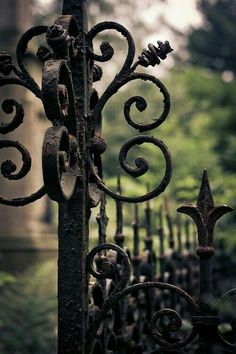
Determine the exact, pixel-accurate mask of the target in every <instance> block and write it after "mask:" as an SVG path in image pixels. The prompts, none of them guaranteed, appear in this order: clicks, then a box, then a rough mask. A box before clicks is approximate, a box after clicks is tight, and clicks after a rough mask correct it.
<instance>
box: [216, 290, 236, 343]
mask: <svg viewBox="0 0 236 354" xmlns="http://www.w3.org/2000/svg"><path fill="white" fill-rule="evenodd" d="M235 295H236V288H234V289H231V290H229V291H227V292H226V293H225V294H224V295H222V296H221V297H220V299H219V300H218V301H217V303H216V305H215V307H216V310H217V311H218V313H219V311H220V307H221V302H222V301H224V300H225V299H227V298H229V297H232V296H235ZM218 337H219V340H220V342H221V344H223V345H224V346H225V347H226V348H228V349H235V348H236V343H230V342H229V341H228V340H226V339H225V338H224V337H223V335H222V334H221V333H220V331H219V330H218Z"/></svg>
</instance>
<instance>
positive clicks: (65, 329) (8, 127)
mask: <svg viewBox="0 0 236 354" xmlns="http://www.w3.org/2000/svg"><path fill="white" fill-rule="evenodd" d="M108 29H110V30H115V31H117V32H119V33H120V34H121V35H122V36H123V37H124V38H125V39H126V41H127V43H128V52H127V56H126V59H125V62H124V64H123V66H122V68H121V70H120V72H119V73H118V74H117V75H116V76H115V78H114V80H113V81H112V83H111V84H110V85H109V86H108V87H107V88H106V90H105V92H104V93H103V94H102V96H101V97H99V96H98V93H97V91H96V90H95V89H94V88H93V82H95V81H98V80H101V78H102V70H101V68H100V67H99V66H98V65H97V64H95V62H106V61H109V60H110V59H111V58H112V56H113V54H114V50H113V48H112V46H111V45H110V44H109V43H108V42H103V43H102V44H101V46H100V49H101V53H100V54H95V53H94V50H93V40H94V38H95V37H96V36H97V35H98V34H100V33H102V32H103V31H105V30H108ZM41 34H45V35H46V40H47V44H48V45H47V46H40V47H39V50H38V53H37V56H38V58H39V59H40V60H41V61H42V62H43V63H44V68H43V74H42V89H41V88H39V86H38V85H37V84H36V82H35V81H34V80H33V78H32V77H31V76H30V74H29V72H28V71H27V67H26V64H25V54H26V51H27V45H28V42H29V41H30V40H31V39H32V38H33V37H35V36H38V35H41ZM157 43H158V45H157V46H154V45H152V44H149V45H148V49H145V50H143V52H142V53H141V54H140V55H139V56H138V59H137V61H135V62H134V58H135V45H134V41H133V38H132V36H131V34H130V33H129V32H128V31H127V29H126V28H124V27H123V26H122V25H120V24H118V23H115V22H102V23H99V24H98V25H96V26H94V27H93V28H92V29H91V30H88V25H87V4H86V0H64V2H63V11H62V16H60V17H59V18H58V19H57V20H56V22H55V24H54V25H53V26H51V27H47V26H36V27H33V28H31V29H29V30H28V31H27V32H26V33H25V34H24V35H23V36H22V37H21V39H20V41H19V43H18V46H17V49H16V57H17V62H18V67H19V68H17V67H16V66H14V65H13V63H12V59H11V57H10V56H9V55H8V54H7V53H6V52H3V51H2V52H1V53H0V73H1V77H0V86H1V87H3V86H5V85H12V84H16V85H20V86H23V87H25V88H27V89H29V90H30V91H31V92H32V93H33V94H34V95H35V96H36V97H38V98H40V99H41V100H42V102H43V105H44V109H45V113H46V116H47V118H48V119H49V120H50V121H51V123H52V127H51V128H49V129H48V130H47V131H46V133H45V138H44V143H43V154H42V163H43V177H44V186H43V187H42V188H41V189H40V190H39V191H37V192H36V193H34V194H32V195H30V196H28V197H24V198H16V199H12V200H7V199H4V198H1V199H0V202H1V203H2V204H6V205H10V206H23V205H26V204H29V203H32V202H34V201H35V200H37V199H39V198H41V197H42V196H44V195H45V194H46V193H47V194H48V195H49V197H50V198H51V199H53V200H55V201H57V202H58V203H59V231H58V237H59V247H58V249H59V258H58V353H59V354H65V353H69V354H84V353H86V354H89V353H94V354H99V353H107V354H108V353H110V354H111V353H120V354H124V353H128V352H129V353H143V354H144V353H149V354H154V353H156V354H157V353H160V354H161V353H189V352H190V351H191V350H192V352H193V351H194V352H195V353H201V354H204V353H206V354H210V353H216V352H217V350H220V349H218V347H219V346H221V347H223V348H224V352H235V350H236V349H235V348H236V344H234V343H231V342H230V341H229V340H228V339H226V338H224V337H223V335H222V334H221V333H220V331H219V325H220V321H221V317H220V315H219V308H220V303H221V302H224V300H225V299H226V298H227V297H229V298H231V297H233V295H235V293H236V290H235V289H233V290H230V291H229V292H228V293H226V294H225V295H223V297H222V298H221V300H219V301H218V302H216V300H215V298H213V290H212V280H213V278H212V265H213V256H214V247H213V229H214V226H215V223H216V221H217V220H218V219H219V218H220V217H221V216H223V215H224V214H225V213H227V212H229V211H231V208H230V207H227V206H225V205H223V206H219V207H215V206H214V202H213V198H212V195H211V191H210V186H209V183H208V178H207V173H206V171H204V173H203V178H202V184H201V188H200V193H199V197H198V201H197V205H196V206H192V205H184V206H182V207H180V208H179V209H178V211H179V212H180V213H185V214H187V215H189V216H190V217H191V218H192V219H193V220H194V222H195V224H196V227H197V234H198V235H197V236H198V237H197V238H198V247H197V249H196V254H197V256H198V257H197V258H196V257H195V256H194V254H193V253H191V252H189V249H190V242H189V241H188V231H187V227H186V234H187V242H186V248H187V251H188V252H187V254H185V256H184V255H183V253H182V250H183V245H182V242H181V232H180V231H179V233H178V248H177V251H174V239H173V233H172V225H171V219H170V216H169V214H168V213H167V223H168V226H169V230H170V234H169V245H170V248H171V249H172V250H173V252H172V254H171V255H169V256H165V253H164V241H163V225H162V216H161V214H160V228H159V236H160V249H161V252H160V255H156V254H155V250H154V249H153V239H152V230H151V223H150V218H151V209H150V205H149V200H150V199H152V198H154V197H157V196H158V195H159V194H160V193H162V192H163V191H164V190H165V188H166V187H167V185H168V184H169V181H170V178H171V169H172V167H171V166H172V165H171V157H170V154H169V152H168V149H167V147H166V146H165V145H164V143H163V142H162V141H160V140H158V139H156V138H154V137H152V136H150V135H144V134H143V133H144V132H147V131H150V130H152V129H154V128H157V127H158V126H160V125H161V124H162V123H163V122H164V121H165V119H166V117H167V115H168V113H169V108H170V99H169V94H168V92H167V90H166V88H165V86H164V85H163V84H162V83H161V82H160V81H159V80H158V79H157V78H155V77H154V76H151V75H149V74H145V73H140V72H139V71H137V69H139V68H140V67H145V68H146V67H148V66H155V65H158V64H160V62H161V60H164V59H165V58H166V56H167V54H168V53H170V52H171V51H172V48H171V46H170V44H169V42H168V41H166V42H165V43H162V42H160V41H158V42H157ZM135 80H144V81H149V82H152V83H153V84H154V85H155V86H156V88H157V89H158V90H159V91H160V92H161V94H162V95H163V111H162V113H161V114H160V116H159V117H158V118H157V119H155V120H153V122H152V123H148V124H141V123H138V122H136V121H135V120H134V119H133V118H132V117H131V107H132V106H133V105H134V104H135V105H136V108H137V109H138V110H139V111H143V110H145V109H146V105H147V103H146V101H145V100H144V98H142V97H140V96H134V97H132V98H129V99H128V100H127V101H126V103H125V106H124V116H125V119H126V122H127V123H128V124H129V125H131V126H132V127H133V128H134V129H135V130H137V131H138V132H139V133H140V134H138V135H137V136H134V137H132V138H130V139H128V140H127V142H126V143H125V144H124V145H123V146H122V147H121V149H120V152H119V161H120V165H121V167H122V168H123V170H124V171H125V172H126V173H127V174H128V175H131V176H133V177H139V176H142V175H144V174H145V173H146V172H147V171H148V162H147V161H146V160H145V159H144V158H137V159H136V160H135V167H132V166H131V165H129V163H128V162H127V155H128V152H129V151H130V150H131V149H132V148H133V147H134V146H136V145H140V144H143V143H149V144H153V145H155V146H156V147H158V148H159V149H160V150H161V152H162V154H163V156H164V160H165V164H166V167H165V171H164V176H163V178H162V180H161V182H160V184H159V185H158V186H157V187H156V188H154V189H153V190H152V191H148V192H147V193H146V194H145V195H142V196H137V197H127V196H124V195H123V194H122V192H121V187H120V183H119V188H118V191H117V192H114V191H112V190H110V189H108V188H107V186H106V185H105V183H104V182H103V173H102V160H101V155H102V153H103V152H104V151H105V149H106V143H105V141H104V139H103V138H102V135H101V134H102V129H101V128H102V127H101V126H102V111H103V108H104V107H105V105H106V103H107V102H108V101H109V99H110V98H111V97H112V96H113V95H114V94H115V93H116V92H117V91H118V90H119V89H120V88H122V87H123V86H124V85H126V84H127V83H129V82H131V81H135ZM3 109H4V111H5V112H6V113H12V112H13V110H14V109H15V116H14V118H13V119H12V121H11V122H10V123H8V124H4V125H1V127H0V133H1V134H7V133H9V132H11V131H13V130H15V129H16V128H17V127H18V126H19V125H20V124H21V123H22V122H23V116H24V110H23V107H22V105H21V104H20V103H18V102H17V101H16V100H13V99H12V100H7V101H5V102H4V104H3ZM8 147H13V148H16V149H17V150H18V151H19V152H20V153H21V155H22V160H23V165H22V167H21V169H20V171H19V172H18V173H14V172H15V171H16V166H15V165H14V164H13V163H12V162H11V161H9V160H8V161H5V162H4V163H3V164H2V166H1V172H2V174H3V176H4V177H6V178H8V179H10V180H16V179H20V178H23V177H24V176H25V175H26V174H27V173H28V172H29V170H30V168H31V158H30V154H29V152H28V151H27V149H26V148H25V147H24V146H23V145H21V144H20V143H19V142H18V141H11V140H1V141H0V148H1V149H2V148H8ZM106 195H109V196H111V197H112V198H114V199H115V200H116V204H117V230H116V233H115V237H114V240H115V243H114V244H109V243H106V226H107V223H108V218H107V216H106ZM145 201H146V203H147V206H146V210H145V213H146V237H145V246H144V251H145V252H144V253H143V252H141V251H140V247H141V245H140V244H141V241H140V239H139V224H138V206H137V203H140V202H145ZM124 202H128V203H134V205H135V210H134V211H135V221H134V224H133V230H134V238H133V252H132V253H131V252H129V251H127V252H126V251H125V250H124V241H125V237H124V234H123V229H122V227H123V223H122V205H123V203H124ZM99 204H100V213H99V215H98V216H97V222H98V229H99V237H98V245H97V246H96V247H95V248H93V249H92V250H91V251H90V252H89V251H88V245H89V231H88V221H89V218H90V209H91V208H92V207H94V206H97V205H99ZM157 263H158V264H159V266H158V267H157ZM198 263H199V266H200V268H199V280H198ZM157 269H158V270H157ZM91 275H92V276H93V278H94V282H93V285H92V287H91V288H89V278H90V276H91ZM198 288H199V298H198V299H197V300H196V298H197V296H198V294H196V289H198ZM183 316H187V319H188V320H189V322H190V325H189V326H187V325H186V324H185V323H184V322H183V321H182V317H183ZM231 324H232V328H234V327H235V326H233V324H234V323H233V322H232V323H231ZM176 332H178V333H179V337H176V334H175V333H176ZM229 333H230V338H231V339H232V337H234V331H232V329H231V330H230V331H229Z"/></svg>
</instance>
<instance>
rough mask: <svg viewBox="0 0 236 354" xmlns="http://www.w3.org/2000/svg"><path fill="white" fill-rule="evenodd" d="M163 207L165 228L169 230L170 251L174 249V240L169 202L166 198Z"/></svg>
mask: <svg viewBox="0 0 236 354" xmlns="http://www.w3.org/2000/svg"><path fill="white" fill-rule="evenodd" d="M164 207H165V217H166V221H167V227H168V230H169V246H170V249H174V246H175V240H174V231H173V223H172V219H171V215H170V207H169V201H168V199H167V198H165V199H164Z"/></svg>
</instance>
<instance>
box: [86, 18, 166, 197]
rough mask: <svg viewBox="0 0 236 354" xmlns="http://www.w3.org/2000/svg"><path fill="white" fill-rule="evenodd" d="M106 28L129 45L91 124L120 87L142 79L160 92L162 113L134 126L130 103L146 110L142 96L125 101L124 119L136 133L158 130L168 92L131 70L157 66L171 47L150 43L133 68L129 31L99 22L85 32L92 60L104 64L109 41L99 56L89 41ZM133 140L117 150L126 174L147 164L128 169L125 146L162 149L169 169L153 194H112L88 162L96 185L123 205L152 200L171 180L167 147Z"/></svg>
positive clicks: (140, 172)
mask: <svg viewBox="0 0 236 354" xmlns="http://www.w3.org/2000/svg"><path fill="white" fill-rule="evenodd" d="M108 29H109V30H111V29H112V30H116V31H117V32H119V33H120V34H122V35H123V36H124V37H125V39H126V41H127V43H128V53H127V56H126V58H125V61H124V64H123V66H122V68H121V70H120V72H119V73H118V74H117V75H116V77H115V78H114V80H113V81H112V82H111V83H110V85H109V86H108V88H107V89H106V90H105V92H104V93H103V94H102V96H101V97H100V99H98V101H97V104H96V105H95V106H94V109H93V112H92V114H93V119H94V122H98V121H100V119H101V118H100V117H101V113H102V111H103V109H104V107H105V105H106V104H107V102H108V100H109V99H110V98H111V97H112V96H113V95H114V94H115V93H116V92H117V91H118V90H119V89H120V88H121V87H123V86H125V85H126V84H127V83H129V82H131V81H134V80H144V81H149V82H151V83H153V84H154V85H156V87H157V88H158V90H160V92H161V94H162V95H163V97H164V99H163V104H164V107H163V111H162V113H161V114H160V115H159V116H158V118H155V119H154V121H153V122H152V123H147V124H142V123H137V122H136V121H135V120H134V119H132V118H131V115H130V110H131V107H132V105H133V104H135V105H136V108H137V109H138V110H139V111H140V112H142V111H144V110H145V109H146V108H147V102H146V100H145V99H144V98H143V97H141V96H134V97H132V98H129V99H128V100H127V101H126V102H125V105H124V116H125V119H126V121H127V123H128V124H129V125H131V126H132V127H133V128H134V129H136V130H138V131H139V132H143V131H148V130H151V129H154V128H156V127H158V126H159V125H161V124H162V123H163V122H164V121H165V119H166V117H167V115H168V113H169V109H170V98H169V94H168V91H167V90H166V88H165V86H164V85H163V84H162V83H161V82H160V81H159V80H158V79H156V78H155V77H154V76H151V75H148V74H144V73H135V72H134V71H135V69H136V68H137V66H138V65H143V66H148V65H153V66H154V65H155V64H159V63H160V59H159V58H161V59H165V57H166V55H167V54H168V53H170V52H171V51H172V48H171V47H170V45H169V43H168V42H165V43H164V44H163V43H162V42H158V44H159V47H158V48H156V47H154V46H152V45H151V44H149V46H148V48H149V51H145V50H144V51H143V52H142V54H141V56H140V57H139V61H138V62H136V63H135V64H134V65H133V61H134V56H135V44H134V41H133V38H132V36H131V34H130V33H129V31H128V30H127V29H126V28H125V27H123V26H121V25H120V24H118V23H115V22H102V23H100V24H98V25H96V26H95V27H93V28H92V29H91V30H90V31H89V33H88V42H89V55H90V57H91V58H92V59H93V60H95V61H99V62H106V61H108V60H110V59H111V58H112V56H113V54H114V50H113V48H112V46H111V45H110V44H109V43H108V42H103V43H102V44H101V46H100V49H101V55H97V54H95V53H94V52H93V50H92V42H93V40H94V38H95V37H96V36H97V35H98V34H99V33H101V32H102V31H105V30H108ZM132 65H133V66H132ZM95 134H96V135H100V134H101V131H100V129H99V132H96V129H95ZM132 139H133V140H132ZM132 139H130V140H128V141H127V142H126V143H125V144H124V145H123V146H122V148H121V150H120V165H121V167H122V168H123V170H124V171H125V172H126V173H127V174H129V175H132V176H135V177H138V176H141V175H143V174H144V173H146V172H147V171H148V164H147V162H146V161H144V160H143V159H137V160H136V162H135V163H136V166H137V168H132V167H130V166H128V164H127V163H126V160H125V156H126V152H125V151H126V149H127V147H128V146H131V144H133V145H135V143H134V141H136V143H137V144H140V143H141V141H142V143H143V142H150V143H153V144H154V145H156V146H158V147H159V148H161V150H162V152H163V154H164V156H165V159H166V164H167V165H168V168H167V169H166V173H165V177H164V179H163V180H162V182H161V183H160V185H159V187H156V188H155V189H154V190H153V191H152V192H150V193H147V194H145V195H143V196H139V197H126V196H123V195H119V194H117V193H114V192H113V191H111V190H110V189H109V188H107V187H106V186H105V184H104V183H103V181H102V179H101V178H100V177H99V176H98V174H97V172H96V167H95V165H94V162H93V160H92V159H91V161H90V166H91V170H92V173H93V175H94V177H95V179H96V182H97V184H98V185H99V187H100V188H101V189H103V190H104V191H105V192H106V193H107V194H109V195H111V196H112V197H113V198H115V199H120V200H123V201H126V202H141V201H144V200H148V199H150V198H153V197H155V196H157V195H159V194H160V193H161V192H163V191H164V189H165V188H166V186H167V185H168V183H169V180H170V177H171V159H170V155H169V153H168V150H167V148H166V147H165V148H163V146H164V144H163V143H162V142H160V141H158V140H157V139H155V138H150V139H148V138H147V137H146V136H142V135H141V136H139V137H134V138H132ZM157 142H158V143H157ZM133 145H132V146H133ZM164 150H165V151H164ZM167 155H168V156H167ZM167 160H168V161H167Z"/></svg>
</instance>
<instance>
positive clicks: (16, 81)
mask: <svg viewBox="0 0 236 354" xmlns="http://www.w3.org/2000/svg"><path fill="white" fill-rule="evenodd" d="M46 31H47V26H35V27H32V28H30V29H29V30H28V31H26V32H25V33H24V34H23V35H22V37H21V38H20V40H19V42H18V45H17V48H16V61H17V64H18V68H17V67H16V66H15V65H14V64H13V61H12V57H11V56H10V55H9V54H8V53H6V52H4V51H1V52H0V87H5V86H9V85H10V86H12V85H16V86H20V87H23V88H26V89H27V90H29V91H30V92H31V93H33V94H34V96H35V97H36V98H38V99H40V100H41V99H42V92H41V89H40V87H39V86H38V85H37V83H36V82H35V80H34V79H33V78H32V77H31V75H30V73H29V72H28V69H27V65H26V62H25V56H26V53H27V48H28V44H29V42H30V41H31V40H32V39H33V38H34V37H36V36H40V35H42V34H44V33H46ZM2 110H3V112H4V113H6V114H9V115H10V114H11V115H12V114H13V117H12V119H11V121H10V122H8V123H4V124H3V123H1V125H0V134H3V135H5V134H8V133H10V132H13V131H14V130H16V129H17V128H18V127H19V126H20V125H21V124H22V123H23V121H24V117H25V112H24V108H23V106H22V104H21V103H20V102H18V101H17V100H15V99H6V100H4V102H3V103H2ZM3 148H14V149H16V150H18V152H19V153H20V154H21V158H22V166H21V167H20V168H19V171H18V172H16V171H17V169H18V167H17V166H16V164H15V163H14V162H13V161H11V160H6V161H4V162H3V163H2V164H1V173H2V175H3V177H5V178H7V179H9V180H20V179H22V178H24V177H25V176H26V175H27V174H28V172H29V171H30V169H31V156H30V153H29V151H28V150H27V148H26V147H25V146H23V145H22V144H21V143H20V142H18V141H14V140H9V139H8V140H7V139H6V140H4V139H2V140H1V141H0V149H3ZM45 194H46V190H45V188H44V186H43V187H41V188H40V189H39V190H38V191H37V192H35V193H33V194H31V195H30V196H26V197H19V198H13V199H6V198H3V197H0V203H1V204H5V205H9V206H15V207H17V206H23V205H26V204H29V203H32V202H34V201H35V200H37V199H40V198H41V197H42V196H44V195H45Z"/></svg>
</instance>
